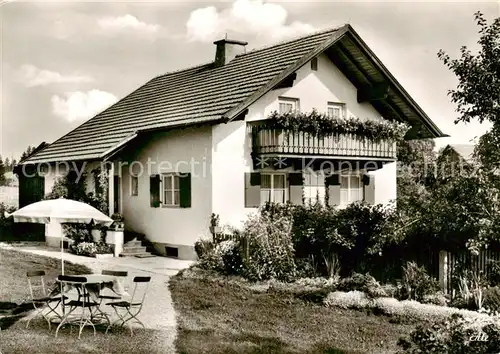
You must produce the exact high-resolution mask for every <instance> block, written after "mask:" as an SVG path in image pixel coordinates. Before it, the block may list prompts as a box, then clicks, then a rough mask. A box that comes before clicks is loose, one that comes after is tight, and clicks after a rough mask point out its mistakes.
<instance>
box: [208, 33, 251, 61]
mask: <svg viewBox="0 0 500 354" xmlns="http://www.w3.org/2000/svg"><path fill="white" fill-rule="evenodd" d="M214 44H215V45H216V46H217V50H216V51H215V67H216V68H218V67H221V66H224V65H226V64H227V63H229V62H230V61H231V60H233V59H234V58H235V57H236V56H237V55H238V54H242V53H245V46H246V45H247V44H248V42H242V41H235V40H232V39H227V38H225V39H220V40H218V41H215V42H214Z"/></svg>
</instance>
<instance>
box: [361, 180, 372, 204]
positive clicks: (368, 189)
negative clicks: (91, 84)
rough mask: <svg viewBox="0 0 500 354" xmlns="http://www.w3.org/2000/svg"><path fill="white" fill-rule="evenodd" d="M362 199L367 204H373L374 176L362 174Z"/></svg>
mask: <svg viewBox="0 0 500 354" xmlns="http://www.w3.org/2000/svg"><path fill="white" fill-rule="evenodd" d="M363 185H364V200H365V202H367V203H368V204H375V176H373V175H364V176H363Z"/></svg>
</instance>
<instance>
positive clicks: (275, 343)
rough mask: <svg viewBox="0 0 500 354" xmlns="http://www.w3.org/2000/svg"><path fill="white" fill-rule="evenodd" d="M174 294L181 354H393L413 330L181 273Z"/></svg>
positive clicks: (377, 318)
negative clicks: (403, 337) (399, 339)
mask: <svg viewBox="0 0 500 354" xmlns="http://www.w3.org/2000/svg"><path fill="white" fill-rule="evenodd" d="M170 289H171V292H172V298H173V301H174V307H175V309H176V312H177V314H178V336H177V339H176V348H177V350H178V352H179V353H186V354H188V353H287V354H288V353H290V354H291V353H304V354H320V353H322V354H323V353H325V354H334V353H337V354H340V353H348V354H355V353H394V352H395V351H396V350H397V349H398V348H397V346H396V343H397V340H398V338H399V337H401V336H403V335H407V334H409V332H410V331H411V330H412V329H413V328H414V325H411V324H403V323H391V322H390V318H389V317H386V316H377V315H374V314H370V313H367V312H361V311H356V310H347V309H345V310H344V309H338V308H329V307H324V306H322V305H317V304H313V303H309V302H304V301H302V300H299V299H297V298H296V297H294V296H293V295H292V294H288V295H287V294H285V293H273V292H262V291H255V290H251V289H250V288H249V287H243V286H239V285H237V284H235V283H233V282H226V281H223V280H219V281H217V280H215V281H214V280H210V279H199V278H193V277H187V276H183V275H182V273H180V274H179V275H177V276H175V277H173V278H172V280H171V282H170Z"/></svg>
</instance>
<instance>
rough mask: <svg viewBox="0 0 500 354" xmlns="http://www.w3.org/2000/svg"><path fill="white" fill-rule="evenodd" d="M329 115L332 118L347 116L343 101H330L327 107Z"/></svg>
mask: <svg viewBox="0 0 500 354" xmlns="http://www.w3.org/2000/svg"><path fill="white" fill-rule="evenodd" d="M327 114H328V117H331V118H337V119H338V118H344V117H345V105H344V104H343V103H333V102H328V107H327Z"/></svg>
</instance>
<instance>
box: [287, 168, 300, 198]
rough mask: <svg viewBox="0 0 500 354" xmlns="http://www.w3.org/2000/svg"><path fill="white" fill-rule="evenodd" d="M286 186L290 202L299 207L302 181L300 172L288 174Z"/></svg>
mask: <svg viewBox="0 0 500 354" xmlns="http://www.w3.org/2000/svg"><path fill="white" fill-rule="evenodd" d="M288 185H289V187H290V202H291V203H293V204H297V205H301V204H302V200H303V198H302V197H303V195H302V192H303V185H304V180H303V176H302V172H291V173H289V174H288Z"/></svg>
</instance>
